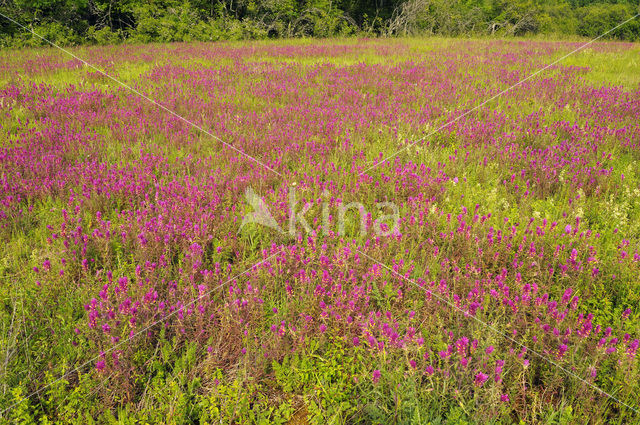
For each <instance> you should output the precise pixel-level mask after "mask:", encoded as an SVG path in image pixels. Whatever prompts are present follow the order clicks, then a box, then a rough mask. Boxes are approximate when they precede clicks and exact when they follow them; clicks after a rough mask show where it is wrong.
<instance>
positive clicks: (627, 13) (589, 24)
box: [577, 4, 640, 41]
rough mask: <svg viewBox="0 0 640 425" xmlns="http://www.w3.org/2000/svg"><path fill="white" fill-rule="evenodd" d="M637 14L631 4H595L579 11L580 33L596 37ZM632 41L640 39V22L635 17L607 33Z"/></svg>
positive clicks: (578, 30)
mask: <svg viewBox="0 0 640 425" xmlns="http://www.w3.org/2000/svg"><path fill="white" fill-rule="evenodd" d="M634 15H635V12H634V11H633V9H632V7H631V6H627V5H624V4H593V5H590V6H587V7H583V8H581V9H580V10H579V11H578V28H577V32H578V34H579V35H582V36H585V37H590V38H595V37H598V36H600V35H601V34H604V33H605V32H607V31H609V30H611V29H612V28H614V27H615V26H617V25H620V24H621V23H622V22H624V21H626V20H627V19H629V18H631V17H632V16H634ZM607 38H618V39H624V40H630V41H636V40H638V39H640V24H639V23H638V20H637V19H635V20H633V21H631V22H628V23H627V24H625V25H623V26H622V27H620V28H618V29H617V30H615V31H612V32H611V33H609V34H608V35H607Z"/></svg>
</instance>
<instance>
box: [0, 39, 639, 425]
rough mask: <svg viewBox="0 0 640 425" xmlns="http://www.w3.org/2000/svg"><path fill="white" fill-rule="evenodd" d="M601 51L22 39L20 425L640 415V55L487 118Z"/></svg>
mask: <svg viewBox="0 0 640 425" xmlns="http://www.w3.org/2000/svg"><path fill="white" fill-rule="evenodd" d="M583 43H584V42H581V41H575V42H573V41H571V42H570V41H562V42H554V41H544V40H524V39H510V40H500V39H445V38H415V39H347V40H341V39H335V40H297V41H278V42H274V41H262V42H229V43H175V44H149V45H122V46H115V47H108V46H107V47H104V46H103V47H76V48H70V49H69V51H70V52H72V53H73V54H75V55H77V56H78V57H80V58H82V59H83V60H85V61H86V62H87V63H89V64H91V65H94V66H95V67H97V68H99V69H100V70H103V71H104V72H106V73H107V74H108V75H109V76H111V77H113V78H115V79H117V80H118V81H120V82H122V83H124V84H126V85H127V86H128V87H124V86H123V85H121V84H119V83H118V82H117V81H115V80H114V79H110V78H108V77H106V76H105V75H103V74H102V73H100V72H98V71H96V69H94V68H92V67H91V66H87V65H86V64H83V63H82V62H80V61H78V60H76V59H74V58H73V57H70V56H69V55H67V54H66V53H64V52H62V51H60V50H57V49H52V48H50V49H21V50H17V49H16V50H3V51H1V52H0V70H1V72H0V134H1V136H0V137H1V138H0V238H1V239H0V240H1V241H2V244H0V322H1V326H0V412H1V413H0V423H24V424H31V423H38V424H50V423H69V424H89V423H121V424H147V423H149V424H151V423H171V424H187V423H202V424H267V423H276V424H292V425H293V424H343V423H345V424H356V423H358V424H379V423H380V424H425V423H429V424H434V425H435V424H511V423H515V424H574V423H590V424H605V423H606V424H640V402H639V400H640V360H639V359H638V348H639V338H640V291H639V289H640V169H639V168H638V164H639V162H638V160H639V159H640V55H639V53H640V45H639V44H633V43H621V42H603V43H599V42H598V43H594V44H592V45H590V46H589V47H588V48H585V49H582V50H580V51H579V52H576V53H575V54H572V55H570V56H568V57H567V58H566V59H563V60H562V61H560V62H558V63H557V64H554V65H553V66H551V67H549V68H548V69H545V70H544V71H542V72H540V73H538V74H536V75H535V76H533V77H531V78H529V79H527V80H526V81H524V82H522V83H521V84H518V85H517V86H515V87H513V88H512V89H510V90H509V91H507V92H506V93H504V94H502V95H500V96H498V97H496V98H495V99H493V100H491V101H489V102H486V103H484V102H485V101H486V100H487V99H490V98H492V97H493V96H495V95H497V94H499V93H501V92H502V91H503V90H505V89H508V88H510V87H511V86H513V85H514V84H517V83H518V82H519V81H521V80H523V79H525V78H527V77H528V76H529V75H531V74H533V73H535V72H536V71H539V70H540V69H542V68H544V67H545V66H547V65H549V64H551V63H553V62H554V61H555V60H557V59H560V58H562V57H563V56H564V55H566V54H568V53H569V52H571V51H572V50H574V49H577V48H579V47H580V46H581V45H582V44H583ZM141 95H142V96H141ZM145 97H146V98H145ZM150 99H151V100H153V101H155V102H157V104H156V103H154V102H152V101H150ZM159 105H160V106H159ZM168 111H171V112H168ZM189 122H191V123H193V124H195V125H196V126H197V127H199V128H197V127H194V125H192V124H190V123H189ZM212 136H215V137H212ZM249 194H254V195H253V196H249ZM294 198H295V199H294ZM292 199H293V202H292ZM292 205H293V208H295V210H294V211H291V210H292ZM256 206H258V207H260V206H262V207H264V208H265V209H267V210H268V211H269V212H270V214H271V215H272V221H270V222H268V223H267V224H268V225H266V226H265V225H264V224H265V223H266V221H265V220H262V224H261V223H260V220H255V217H256V215H255V212H256V211H255V209H256ZM345 206H349V208H348V209H346V210H345ZM394 208H395V210H394ZM392 212H395V215H394V214H392ZM252 214H253V215H252ZM251 217H253V218H254V219H253V220H252V219H251ZM248 218H249V219H248ZM263 218H264V217H263Z"/></svg>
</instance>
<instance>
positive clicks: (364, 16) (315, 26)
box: [0, 0, 640, 46]
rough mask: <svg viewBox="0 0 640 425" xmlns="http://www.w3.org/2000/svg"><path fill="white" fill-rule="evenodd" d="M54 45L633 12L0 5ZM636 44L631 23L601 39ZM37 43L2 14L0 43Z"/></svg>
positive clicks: (588, 26) (470, 6)
mask: <svg viewBox="0 0 640 425" xmlns="http://www.w3.org/2000/svg"><path fill="white" fill-rule="evenodd" d="M0 12H1V13H2V14H4V15H7V16H9V17H11V18H12V19H14V20H16V21H17V22H19V23H20V24H22V25H25V26H26V27H28V28H29V29H32V30H33V31H34V32H36V33H38V34H39V35H41V36H42V37H44V38H46V39H49V40H51V41H53V42H55V43H57V44H62V45H75V44H116V43H121V42H143V43H144V42H172V41H216V40H241V39H262V38H289V37H334V36H352V35H356V36H399V35H442V36H484V35H496V36H522V35H530V34H540V33H541V34H551V35H578V36H584V37H596V36H598V35H600V34H602V33H604V32H606V31H607V30H609V29H611V28H612V27H614V26H616V25H618V24H619V23H621V22H623V21H624V20H626V19H629V18H631V17H633V16H634V15H635V14H637V13H638V4H637V1H631V0H610V1H603V0H599V1H591V0H188V1H182V0H0ZM608 37H609V38H616V39H621V40H630V41H636V40H640V22H639V19H635V20H633V21H631V22H629V23H628V24H626V25H624V26H623V27H621V28H619V29H618V30H616V31H614V32H612V33H611V34H609V35H608ZM43 43H44V42H43V41H42V40H41V39H39V38H37V37H35V36H33V35H32V34H31V33H29V32H27V31H25V30H24V29H22V28H20V26H19V25H16V24H14V23H12V22H10V21H8V20H6V19H5V18H2V17H0V46H34V45H41V44H43Z"/></svg>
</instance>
